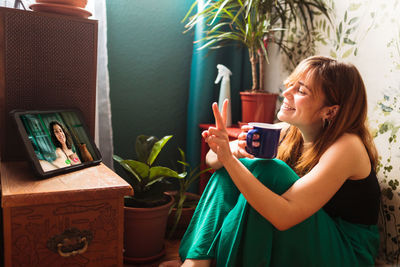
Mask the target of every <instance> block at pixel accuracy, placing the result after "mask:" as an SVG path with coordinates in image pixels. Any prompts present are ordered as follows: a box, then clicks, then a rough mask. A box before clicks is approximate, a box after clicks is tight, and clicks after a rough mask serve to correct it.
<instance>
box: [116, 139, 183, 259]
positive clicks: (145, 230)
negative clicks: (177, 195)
mask: <svg viewBox="0 0 400 267" xmlns="http://www.w3.org/2000/svg"><path fill="white" fill-rule="evenodd" d="M171 138H172V135H169V136H165V137H163V138H161V139H160V140H159V139H158V138H156V137H154V136H145V135H140V136H138V137H137V138H136V144H135V150H136V156H137V158H138V159H137V160H132V159H122V158H121V157H119V156H116V155H114V156H113V158H114V160H115V161H117V162H118V163H119V164H120V165H121V166H122V167H123V168H124V170H125V171H127V172H128V174H129V175H128V176H126V177H123V178H124V179H125V180H126V181H127V182H128V183H129V184H130V185H131V186H132V187H133V189H134V196H128V197H125V208H124V210H125V216H124V217H125V218H124V220H125V225H124V250H125V251H124V261H126V262H129V263H143V262H146V261H153V260H156V259H158V258H160V257H162V256H163V255H164V253H165V251H164V237H165V230H166V223H167V218H168V212H169V209H170V207H171V206H172V204H173V197H171V196H169V195H166V194H165V193H164V192H165V191H168V190H169V189H170V187H169V184H168V181H167V178H170V177H172V178H177V179H183V178H184V177H186V173H177V172H176V171H174V170H172V169H170V168H167V167H163V166H153V165H154V163H155V160H156V158H157V156H158V155H159V153H160V152H161V150H162V148H163V147H164V146H165V144H166V143H167V142H168V140H170V139H171Z"/></svg>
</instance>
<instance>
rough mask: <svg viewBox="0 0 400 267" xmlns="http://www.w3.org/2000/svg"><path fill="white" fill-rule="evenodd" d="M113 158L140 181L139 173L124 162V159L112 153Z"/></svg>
mask: <svg viewBox="0 0 400 267" xmlns="http://www.w3.org/2000/svg"><path fill="white" fill-rule="evenodd" d="M113 159H114V160H115V161H117V162H118V163H119V164H120V165H121V166H122V167H123V168H124V169H125V170H126V171H128V172H129V173H131V174H132V175H133V176H134V177H135V178H136V180H138V181H139V182H141V181H142V178H141V177H140V175H139V174H138V173H136V172H135V171H134V170H133V169H132V168H131V167H130V166H129V164H127V163H125V162H124V159H122V158H121V157H119V156H117V155H113Z"/></svg>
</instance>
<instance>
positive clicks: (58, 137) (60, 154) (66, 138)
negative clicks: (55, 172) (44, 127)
mask: <svg viewBox="0 0 400 267" xmlns="http://www.w3.org/2000/svg"><path fill="white" fill-rule="evenodd" d="M49 130H50V135H51V140H52V142H53V144H54V145H55V146H56V155H57V159H56V160H54V161H53V162H52V164H54V165H56V166H57V167H59V168H62V167H68V166H71V165H75V164H79V163H81V160H80V159H79V157H78V155H77V154H76V153H75V152H74V151H73V150H72V139H71V136H70V134H69V133H68V131H67V130H66V129H65V128H64V127H63V126H62V125H61V123H59V122H58V121H52V122H50V125H49Z"/></svg>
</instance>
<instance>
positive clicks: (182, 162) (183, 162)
mask: <svg viewBox="0 0 400 267" xmlns="http://www.w3.org/2000/svg"><path fill="white" fill-rule="evenodd" d="M178 163H180V164H182V165H184V166H187V167H189V166H190V164H189V163H187V162H185V161H181V160H178Z"/></svg>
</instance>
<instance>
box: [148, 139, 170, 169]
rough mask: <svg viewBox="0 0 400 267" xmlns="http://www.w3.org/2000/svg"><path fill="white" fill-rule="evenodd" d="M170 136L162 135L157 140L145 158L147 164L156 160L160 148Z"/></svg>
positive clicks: (151, 163)
mask: <svg viewBox="0 0 400 267" xmlns="http://www.w3.org/2000/svg"><path fill="white" fill-rule="evenodd" d="M171 138H172V135H167V136H164V137H163V138H162V139H161V140H159V141H157V142H156V143H155V144H154V145H153V148H152V150H151V152H150V155H149V157H148V158H147V164H148V165H149V166H151V165H153V163H154V161H155V160H156V158H157V156H158V154H160V152H161V149H162V148H163V147H164V146H165V144H166V143H167V142H168V140H169V139H171Z"/></svg>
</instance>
